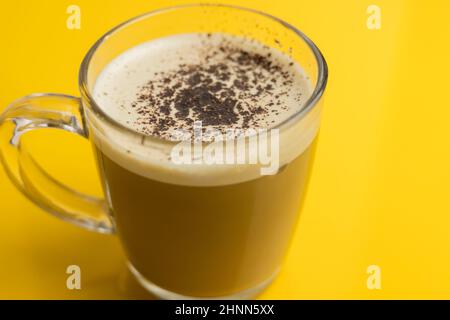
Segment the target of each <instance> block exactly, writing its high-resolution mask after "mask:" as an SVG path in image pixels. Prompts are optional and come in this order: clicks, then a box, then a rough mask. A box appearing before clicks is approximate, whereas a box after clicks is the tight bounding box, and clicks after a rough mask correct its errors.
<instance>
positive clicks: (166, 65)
mask: <svg viewBox="0 0 450 320" xmlns="http://www.w3.org/2000/svg"><path fill="white" fill-rule="evenodd" d="M224 40H225V41H226V42H227V43H228V45H231V46H233V47H234V48H235V49H237V50H238V51H240V50H242V51H246V52H249V53H250V55H252V56H253V57H254V56H255V55H256V56H258V55H260V56H264V57H266V58H270V59H269V60H270V64H271V65H275V66H279V68H277V70H278V71H276V72H283V73H285V75H287V77H284V76H282V75H281V76H280V75H279V74H275V73H276V72H272V75H271V74H269V73H270V72H267V70H264V68H262V69H258V68H260V66H256V67H255V66H254V65H253V66H252V65H249V66H248V72H250V77H252V76H253V75H254V73H253V71H255V69H258V70H257V74H256V79H255V81H256V86H257V85H261V86H262V83H265V81H272V79H273V75H274V74H275V82H271V83H272V89H271V90H269V91H268V92H267V91H264V90H263V91H262V93H261V94H260V95H259V96H257V97H256V98H254V99H252V98H251V97H249V95H248V94H247V93H245V92H244V93H243V92H242V91H245V90H244V89H239V88H238V90H237V91H236V85H235V82H234V80H236V77H239V75H237V74H233V71H232V72H231V75H230V79H228V80H229V81H224V83H226V86H227V88H228V89H229V90H235V91H234V92H235V93H236V92H238V94H236V95H233V96H234V97H235V98H236V99H237V100H238V101H237V103H241V108H236V109H233V110H234V111H235V114H237V117H234V118H233V121H231V122H226V121H225V122H223V121H222V120H223V118H222V116H221V115H220V117H219V118H218V119H216V118H213V121H210V122H211V123H210V124H208V121H209V118H203V119H206V120H207V121H206V127H213V128H218V129H219V130H222V129H226V128H244V129H245V128H247V127H249V128H271V127H275V126H277V125H278V124H279V123H281V122H283V121H284V120H285V119H287V118H289V117H290V116H292V115H294V114H295V113H297V112H298V111H299V110H301V109H302V108H303V107H304V103H305V102H306V101H307V100H308V98H309V97H310V96H311V94H312V89H311V85H310V83H309V79H308V77H307V75H306V74H305V73H304V71H303V69H302V68H301V66H300V65H299V64H297V63H295V62H293V61H292V60H291V59H290V58H289V57H287V56H285V55H284V54H282V53H281V52H279V51H278V50H277V49H274V48H268V47H264V46H263V45H262V44H260V43H257V42H256V41H250V40H246V39H244V38H236V37H231V36H226V35H222V34H220V35H214V34H213V35H211V36H206V35H200V36H199V35H198V34H183V35H176V36H171V37H166V38H161V39H156V40H153V41H151V42H147V43H143V44H141V45H139V46H137V47H134V48H131V49H129V50H128V51H126V52H124V53H123V54H121V55H120V56H118V57H117V58H116V59H114V60H113V61H112V62H111V63H110V64H109V65H107V66H106V68H105V69H104V70H103V71H102V73H101V74H100V76H99V77H98V78H97V81H96V83H95V86H94V98H95V100H96V102H97V104H98V105H99V106H100V107H101V108H102V109H103V110H104V111H105V113H107V114H108V115H110V116H111V117H112V118H113V119H115V120H116V121H118V122H120V123H121V124H123V125H124V126H126V127H128V128H130V129H132V130H134V131H136V132H139V133H144V134H146V135H149V136H157V137H158V138H162V139H166V140H167V142H164V140H158V139H156V140H155V139H151V138H148V139H144V138H143V137H140V136H139V135H134V134H130V133H128V132H123V131H122V130H118V129H116V128H114V127H112V126H110V125H109V124H107V123H105V122H104V121H102V120H101V119H99V118H97V117H96V116H94V115H92V114H91V115H89V114H88V119H89V120H90V124H91V136H92V138H93V141H94V143H95V144H96V146H97V147H98V148H99V149H100V150H101V151H102V152H103V153H104V154H105V155H106V156H108V157H109V158H110V159H112V160H113V161H115V162H116V163H117V164H119V165H120V166H122V167H124V168H126V169H128V170H129V171H131V172H133V173H136V174H139V175H142V176H144V177H147V178H150V179H153V180H157V181H161V182H165V183H171V184H178V185H187V186H219V185H229V184H235V183H241V182H245V181H249V180H252V179H256V178H259V177H261V171H260V166H259V165H251V164H248V163H246V164H235V165H229V164H227V165H220V164H212V165H211V164H197V165H192V164H179V163H174V161H173V160H172V158H171V151H172V150H173V146H174V142H173V141H170V140H171V139H170V137H171V133H172V131H173V130H176V129H178V128H180V127H181V128H184V129H187V130H191V129H192V127H191V126H190V125H189V124H190V123H191V122H192V121H193V120H197V119H202V117H203V116H205V114H203V113H202V112H203V111H202V110H200V112H197V113H196V112H195V110H192V109H190V108H191V107H192V104H187V105H186V107H187V108H188V111H189V112H188V113H187V115H186V114H184V115H183V117H177V115H176V113H177V112H180V110H182V111H183V110H184V109H180V108H178V109H177V107H176V106H175V105H174V104H168V107H169V112H168V113H164V112H162V110H164V108H162V109H161V107H164V104H163V103H161V102H164V100H161V101H157V102H156V103H155V104H153V105H152V104H151V103H150V104H149V103H148V102H149V100H150V101H151V99H149V97H150V98H151V95H152V94H155V95H157V94H158V93H160V92H162V90H164V89H165V88H167V86H162V87H161V88H159V87H157V86H156V89H155V87H154V88H153V90H150V91H151V92H150V93H149V92H148V91H147V93H146V96H145V97H144V99H141V100H139V97H140V96H141V95H142V90H143V88H144V89H145V90H148V86H149V83H152V82H154V83H159V82H160V81H162V83H164V76H167V75H168V74H172V75H173V72H175V73H177V72H178V71H179V70H180V68H181V69H182V68H183V66H182V65H197V66H198V65H207V66H210V65H211V64H214V63H220V60H221V59H222V58H223V57H221V56H220V55H218V56H215V57H213V58H210V61H209V62H207V61H205V60H204V59H205V50H206V51H207V52H210V51H211V50H214V48H218V46H219V44H223V41H224ZM237 59H239V55H238V56H237ZM258 59H259V58H258ZM264 63H265V62H264ZM236 68H237V66H236ZM252 68H253V69H252ZM237 69H238V68H237ZM268 70H269V71H272V70H271V69H268ZM237 72H239V71H237ZM260 73H262V74H260ZM161 74H163V76H162V77H161ZM219 76H220V75H219ZM213 77H215V74H213ZM287 78H288V79H287ZM215 80H217V79H213V81H215ZM259 80H263V81H262V83H261V82H259ZM250 81H252V79H250ZM166 84H170V83H166ZM200 84H201V83H200ZM184 86H185V84H182V86H181V87H182V88H183V87H184ZM254 88H255V87H254V86H251V89H250V92H254V91H252V90H253V89H254ZM228 92H229V91H228ZM169 98H170V95H169ZM224 98H226V96H225V95H224ZM172 102H173V100H172ZM242 105H243V107H242ZM141 107H145V108H144V109H145V110H144V111H142V109H140V108H141ZM152 107H154V110H152ZM259 107H261V108H263V109H264V112H261V113H257V112H256V113H255V114H256V116H255V117H252V118H251V119H250V121H247V122H245V121H244V120H245V119H244V118H245V114H249V113H250V114H252V112H251V111H252V110H255V109H257V108H259ZM205 108H208V105H207V106H206V107H205ZM139 110H141V111H139ZM320 110H321V108H320V106H318V107H314V109H313V110H312V111H310V112H309V113H308V114H307V115H306V116H304V117H303V118H302V119H299V120H298V121H295V122H292V123H291V124H290V125H289V126H283V127H282V128H281V130H280V137H279V139H280V143H279V166H280V167H282V166H284V165H285V164H288V163H289V162H290V161H292V160H294V159H295V158H296V157H297V156H299V155H300V154H301V153H302V152H303V151H304V150H305V149H306V148H307V147H308V146H309V145H310V144H311V142H312V141H313V139H314V138H315V136H316V135H317V132H318V127H319V119H320ZM197 111H198V110H197ZM143 115H144V117H142V116H143ZM149 115H150V116H149ZM164 115H166V116H167V115H170V118H171V119H173V120H174V122H172V123H169V125H167V123H166V126H165V130H159V129H160V128H161V126H159V125H158V126H154V123H153V122H152V121H148V120H149V119H150V120H154V121H159V120H160V119H164ZM146 117H148V118H146ZM196 117H197V118H196ZM142 118H144V119H145V120H147V121H142ZM183 119H190V120H189V121H183ZM243 119H244V120H243ZM203 126H204V127H205V121H204V124H203ZM155 129H157V130H155Z"/></svg>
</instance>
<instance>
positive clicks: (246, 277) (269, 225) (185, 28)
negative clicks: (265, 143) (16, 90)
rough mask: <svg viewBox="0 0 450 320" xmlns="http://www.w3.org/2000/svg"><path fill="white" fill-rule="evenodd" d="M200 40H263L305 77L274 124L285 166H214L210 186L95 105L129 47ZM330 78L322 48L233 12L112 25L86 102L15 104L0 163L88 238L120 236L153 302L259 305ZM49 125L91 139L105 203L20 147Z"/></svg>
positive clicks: (198, 10)
mask: <svg viewBox="0 0 450 320" xmlns="http://www.w3.org/2000/svg"><path fill="white" fill-rule="evenodd" d="M197 32H201V33H205V32H207V33H212V32H221V33H228V34H233V35H238V36H244V37H248V38H252V39H255V40H258V41H260V42H261V43H263V44H265V45H267V46H270V47H274V48H277V49H278V50H280V51H282V52H284V53H286V54H288V55H290V56H291V57H292V58H293V59H294V60H295V61H297V62H298V63H299V64H300V65H301V66H302V67H303V68H304V70H305V72H306V74H307V75H308V76H309V78H310V82H311V84H312V86H313V90H312V92H311V95H310V96H309V97H307V102H306V103H305V104H304V106H303V107H302V108H301V110H300V111H298V112H297V113H295V114H293V115H292V116H291V117H290V118H288V119H287V120H285V121H284V122H282V123H281V124H279V125H278V126H277V127H276V128H277V129H279V136H280V137H279V139H280V140H279V141H280V146H279V148H280V150H279V152H280V165H282V167H281V169H280V170H279V172H278V173H277V174H275V175H267V176H255V175H246V174H243V173H242V172H244V171H243V170H241V169H242V168H236V170H235V171H231V172H234V173H232V174H230V171H229V170H227V171H226V172H227V173H226V174H225V173H224V171H221V170H220V168H218V167H215V166H212V167H211V168H209V170H207V171H206V172H205V173H203V174H204V175H207V178H208V179H204V178H205V176H201V175H200V176H199V175H198V172H196V171H195V170H193V169H192V170H191V169H190V168H189V167H186V166H184V167H183V169H182V170H181V169H179V168H175V167H174V166H173V165H171V164H170V163H168V160H167V159H168V158H169V154H170V150H171V148H173V146H174V142H171V141H167V140H163V139H160V138H157V137H154V136H146V135H143V134H140V133H137V132H135V131H133V130H131V129H129V128H127V127H124V126H122V125H121V124H120V123H118V122H116V121H115V120H114V119H112V118H111V117H110V116H109V115H108V114H107V113H105V111H103V109H102V108H100V107H99V106H98V105H97V103H96V101H95V100H94V98H93V94H92V91H93V87H94V84H95V81H96V78H97V77H98V76H99V74H100V73H101V71H102V70H103V69H104V67H105V66H107V65H108V63H109V62H110V61H112V60H113V59H114V58H115V57H117V56H118V55H120V54H121V53H123V52H124V51H126V50H127V49H130V48H132V47H134V46H136V45H139V44H141V43H144V42H147V41H150V40H152V39H156V38H159V37H164V36H170V35H175V34H181V33H197ZM326 82H327V65H326V62H325V60H324V58H323V56H322V54H321V53H320V51H319V49H318V48H317V47H316V46H315V45H314V44H313V43H312V41H311V40H309V39H308V38H307V37H306V36H305V35H304V34H303V33H302V32H300V31H299V30H297V29H296V28H294V27H293V26H291V25H289V24H288V23H286V22H284V21H282V20H280V19H278V18H276V17H273V16H271V15H268V14H265V13H261V12H258V11H255V10H251V9H245V8H240V7H234V6H226V5H184V6H177V7H171V8H166V9H161V10H157V11H154V12H151V13H147V14H144V15H141V16H139V17H136V18H134V19H131V20H129V21H127V22H125V23H123V24H121V25H119V26H117V27H115V28H114V29H112V30H111V31H109V32H108V33H106V34H105V35H104V36H103V37H101V38H100V39H99V40H98V41H97V42H96V43H95V44H94V46H93V47H92V48H91V49H90V51H89V52H88V53H87V55H86V57H85V58H84V60H83V62H82V65H81V68H80V72H79V87H80V92H81V98H77V97H72V96H67V95H61V94H33V95H29V96H26V97H23V98H21V99H19V100H16V101H15V102H13V103H12V104H11V105H10V106H9V107H8V108H7V109H6V111H5V112H4V113H3V114H2V115H1V117H0V143H1V144H0V151H1V153H0V154H1V159H2V162H3V165H4V167H5V169H6V172H7V173H8V176H9V178H10V179H11V180H12V182H13V183H14V184H15V185H16V187H17V188H18V189H20V191H22V192H23V193H24V194H25V195H26V196H27V197H28V198H29V199H30V200H32V201H33V202H34V203H35V204H37V205H38V206H40V207H41V208H43V209H45V210H47V211H49V212H50V213H52V214H54V215H56V216H58V217H60V218H62V219H64V220H67V221H69V222H71V223H74V224H77V225H79V226H81V227H84V228H87V229H90V230H93V231H97V232H102V233H111V234H115V233H117V235H118V236H119V238H120V240H121V244H122V246H123V248H124V251H125V253H126V255H127V258H128V265H129V268H130V270H131V272H132V273H133V274H134V275H135V276H136V278H137V279H138V281H139V282H140V284H141V285H142V286H143V287H145V288H146V289H147V290H149V291H150V292H152V293H153V294H155V295H156V296H158V297H161V298H167V299H178V298H180V299H189V298H222V299H227V298H231V299H233V298H249V297H254V296H255V295H257V294H258V293H260V292H261V291H262V290H263V289H264V288H265V287H266V286H267V285H268V284H269V283H270V282H271V280H272V279H273V278H274V277H275V275H276V274H277V272H278V270H279V268H280V265H281V262H282V259H283V257H284V255H285V253H286V251H287V248H288V245H289V242H290V239H291V237H292V234H293V230H294V227H295V224H296V220H297V218H298V216H299V210H300V207H301V204H302V202H303V197H304V193H305V189H306V185H307V181H308V177H309V172H310V168H311V163H312V158H313V154H314V145H315V141H316V136H317V133H318V129H319V121H320V111H321V106H322V96H323V92H324V90H325V86H326ZM42 128H59V129H63V130H66V131H69V132H73V133H76V134H78V135H80V136H82V137H84V138H86V139H90V141H91V142H92V146H93V149H94V153H95V156H96V161H97V167H98V171H99V173H100V178H101V182H102V186H103V191H104V195H105V196H104V199H99V198H96V197H92V196H89V195H84V194H81V193H79V192H77V191H74V190H72V189H70V188H69V187H66V186H65V185H63V184H62V183H60V182H58V181H56V180H55V179H53V178H52V177H51V176H49V175H48V174H47V173H46V172H45V171H44V170H43V169H42V168H41V167H40V166H39V164H37V163H36V161H35V160H34V159H33V157H32V156H31V155H30V154H29V153H28V152H27V150H25V149H24V147H23V146H22V147H21V143H20V138H21V135H22V134H24V133H26V132H28V131H30V130H34V129H42ZM130 147H131V148H130ZM131 150H132V151H131ZM244 169H248V168H247V167H245V168H244ZM250 171H251V170H250ZM250 171H249V172H250ZM245 172H247V171H245ZM247 173H248V172H247ZM183 181H192V182H193V183H192V184H185V183H183ZM204 181H208V184H206V183H203V182H204ZM211 181H212V183H211Z"/></svg>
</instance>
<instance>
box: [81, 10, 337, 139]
mask: <svg viewBox="0 0 450 320" xmlns="http://www.w3.org/2000/svg"><path fill="white" fill-rule="evenodd" d="M190 7H222V8H230V9H237V10H241V11H246V12H250V13H255V14H258V15H261V16H263V17H265V18H269V19H271V20H273V21H275V22H278V23H279V24H281V25H282V26H283V27H285V28H287V29H288V30H290V31H292V32H294V33H295V34H296V35H297V36H299V37H300V38H301V39H302V40H303V41H304V42H305V43H306V44H307V45H308V47H309V48H310V50H311V51H312V52H313V54H314V57H315V60H316V63H317V67H318V76H317V82H316V83H315V86H314V90H313V92H312V94H311V96H310V97H309V99H308V100H307V101H306V102H305V104H304V106H303V107H302V108H301V109H300V110H299V111H297V112H295V113H294V114H292V115H291V116H290V117H288V118H287V119H285V120H283V121H282V122H280V123H279V124H277V125H276V126H274V127H272V128H270V129H281V128H282V127H285V126H287V125H289V124H290V123H293V122H296V121H300V120H301V119H302V118H303V117H305V116H306V115H307V114H308V113H309V112H310V111H311V110H312V109H314V106H315V105H316V104H317V103H318V102H319V100H320V99H321V97H322V96H323V93H324V92H325V88H326V85H327V80H328V66H327V63H326V61H325V58H324V57H323V55H322V52H321V51H320V50H319V48H318V47H317V46H316V45H315V44H314V42H313V41H312V40H311V39H309V38H308V37H307V36H306V35H305V34H304V33H303V32H302V31H300V30H299V29H297V28H296V27H294V26H293V25H291V24H290V23H288V22H285V21H284V20H282V19H280V18H277V17H275V16H273V15H271V14H268V13H265V12H262V11H259V10H256V9H251V8H245V7H241V6H235V5H228V4H209V3H197V4H195V3H193V4H182V5H175V6H169V7H164V8H160V9H156V10H152V11H150V12H146V13H143V14H141V15H138V16H135V17H133V18H130V19H128V20H126V21H124V22H122V23H120V24H118V25H117V26H115V27H114V28H112V29H110V30H109V31H107V32H106V33H105V34H103V36H101V37H100V38H99V39H98V40H97V41H96V42H95V43H94V45H92V47H91V48H90V49H89V51H88V53H87V54H86V56H85V57H84V59H83V61H82V63H81V66H80V71H79V74H78V84H79V87H80V93H81V98H82V100H83V99H84V100H86V101H87V104H88V108H89V109H90V110H92V111H93V112H94V114H95V115H96V116H100V117H101V119H102V120H105V121H106V122H108V123H109V124H110V125H112V126H114V127H116V128H118V129H119V130H121V131H123V132H126V133H128V134H131V135H135V136H137V137H139V138H141V139H146V140H147V139H152V140H155V141H157V142H159V143H169V144H174V143H177V142H176V141H170V140H166V139H163V138H160V137H157V136H152V135H146V134H144V133H140V132H137V131H135V130H133V129H131V128H129V127H127V126H125V125H123V124H121V123H120V122H118V121H116V120H115V119H114V118H112V117H111V116H109V115H108V114H107V113H106V112H105V111H104V110H103V109H102V108H100V107H99V106H98V104H97V102H96V101H95V99H94V97H93V94H92V92H91V91H90V90H89V88H88V70H89V66H90V62H91V60H92V57H93V56H94V54H95V53H96V51H97V49H98V48H99V47H100V46H101V45H102V44H103V43H104V42H105V41H106V40H107V39H108V38H109V37H110V36H112V35H114V34H115V33H116V32H120V31H121V30H122V29H123V28H125V27H127V26H128V25H131V24H133V23H135V22H137V21H140V20H142V19H146V18H149V17H152V16H154V15H157V14H162V13H165V12H169V11H172V10H177V9H183V8H190ZM83 107H84V105H83Z"/></svg>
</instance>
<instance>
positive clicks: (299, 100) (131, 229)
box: [91, 33, 319, 297]
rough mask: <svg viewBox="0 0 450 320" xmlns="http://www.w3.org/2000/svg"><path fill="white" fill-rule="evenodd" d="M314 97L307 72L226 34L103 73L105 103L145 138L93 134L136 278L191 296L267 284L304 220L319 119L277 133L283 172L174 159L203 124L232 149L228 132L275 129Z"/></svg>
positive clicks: (123, 60) (171, 45) (100, 97)
mask: <svg viewBox="0 0 450 320" xmlns="http://www.w3.org/2000/svg"><path fill="white" fill-rule="evenodd" d="M311 94H312V89H311V83H310V80H309V78H308V75H307V74H306V73H305V72H304V71H303V69H302V67H301V66H300V65H299V64H298V63H297V62H295V61H294V60H292V59H291V58H290V57H289V56H288V55H286V54H284V53H281V51H279V50H277V49H274V48H271V47H267V46H265V45H263V44H262V43H259V42H257V41H255V40H252V39H248V38H244V37H237V36H231V35H227V34H219V33H212V34H206V33H205V34H179V35H175V36H170V37H164V38H160V39H156V40H152V41H150V42H147V43H143V44H140V45H138V46H136V47H134V48H131V49H129V50H127V51H125V52H124V53H122V54H121V55H119V56H118V57H116V58H115V59H114V60H112V61H111V62H110V63H109V64H108V65H107V66H106V67H105V68H104V69H103V71H102V72H101V74H100V76H98V77H97V80H96V83H95V87H94V99H95V101H96V103H97V105H98V106H99V107H100V108H102V109H103V111H104V113H106V114H107V115H108V116H109V117H111V118H112V119H114V120H115V121H116V122H118V123H120V124H121V125H122V126H123V127H124V128H128V129H131V130H133V131H135V132H137V133H140V134H141V135H140V140H139V141H136V139H135V138H131V137H130V138H129V139H128V138H124V137H119V136H116V133H114V132H112V131H111V132H110V131H108V128H107V127H104V128H101V129H98V130H96V129H93V130H92V132H91V138H92V140H93V142H94V149H95V154H96V157H97V162H98V166H99V171H100V174H101V175H102V181H103V187H104V192H105V195H106V198H107V201H108V203H109V205H110V211H111V215H112V216H113V219H114V222H115V225H116V227H117V231H118V233H119V236H120V237H121V239H122V243H123V246H124V249H125V252H126V254H127V256H128V258H129V261H130V264H131V265H132V266H131V268H132V270H134V272H135V273H138V277H141V278H143V279H145V280H146V281H147V282H148V283H150V284H151V285H153V286H156V287H160V288H164V289H165V290H168V291H171V292H174V293H177V294H181V295H184V296H191V297H216V296H227V295H231V294H233V293H236V292H239V291H242V290H245V289H248V288H254V287H258V286H261V285H264V284H267V281H268V279H271V277H272V276H273V275H275V274H276V272H277V270H278V268H279V267H280V264H281V262H282V259H283V256H284V254H285V252H286V249H287V247H288V244H289V240H290V238H291V237H292V232H293V228H294V226H295V222H296V220H297V218H298V215H299V209H300V206H301V203H302V199H303V196H304V193H305V188H306V184H307V181H308V176H309V172H310V167H311V163H312V157H313V154H314V142H315V137H316V135H317V131H318V121H319V115H318V113H315V112H310V113H309V114H308V115H307V119H303V120H301V121H296V122H295V123H292V124H291V125H286V128H284V129H283V130H280V132H279V145H278V146H277V147H279V150H277V151H279V170H277V171H276V172H275V173H276V174H270V175H261V171H260V170H259V169H260V165H258V164H256V165H255V164H251V163H214V164H206V163H204V162H195V161H193V162H190V163H179V162H174V161H173V159H172V157H171V153H170V150H171V149H173V148H174V146H176V145H177V143H179V142H180V136H179V133H180V132H183V133H184V134H187V135H188V136H189V139H192V137H194V131H195V128H194V125H195V124H196V123H197V124H198V123H199V122H200V123H201V125H202V128H201V130H202V133H204V134H205V133H206V132H208V130H210V129H211V130H212V129H213V130H215V132H216V133H221V134H223V135H224V136H225V137H226V138H225V140H227V139H230V140H233V139H234V140H237V139H236V136H233V137H231V136H230V135H229V133H230V132H240V133H242V132H246V131H248V130H250V131H251V130H254V131H256V132H259V131H258V130H261V129H264V130H277V128H279V127H280V125H281V124H288V123H289V122H290V120H291V119H292V118H294V117H295V116H296V115H297V114H298V113H299V112H300V111H301V110H302V108H304V106H305V104H306V102H307V101H308V99H309V98H310V96H311ZM94 127H95V126H93V128H94ZM124 130H126V129H124ZM203 137H205V138H204V140H202V138H200V140H202V141H200V143H201V144H205V143H206V142H207V141H206V140H207V138H206V137H207V135H204V136H203ZM193 140H195V139H193ZM193 140H191V141H190V142H192V141H193ZM197 142H198V141H197ZM234 150H236V149H234ZM233 152H236V151H233ZM272 152H274V150H272Z"/></svg>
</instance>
